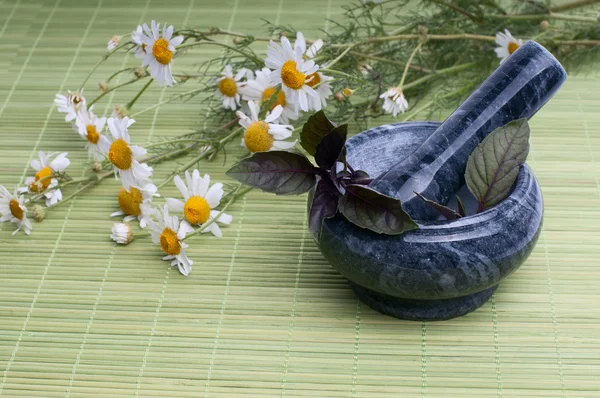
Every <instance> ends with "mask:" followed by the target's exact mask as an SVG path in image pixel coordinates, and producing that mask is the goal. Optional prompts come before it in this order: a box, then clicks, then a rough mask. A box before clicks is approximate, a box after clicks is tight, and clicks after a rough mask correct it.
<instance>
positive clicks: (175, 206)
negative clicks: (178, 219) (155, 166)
mask: <svg viewBox="0 0 600 398" xmlns="http://www.w3.org/2000/svg"><path fill="white" fill-rule="evenodd" d="M185 179H186V182H184V181H183V180H182V179H181V177H179V176H175V178H174V179H173V180H174V181H175V185H176V186H177V189H179V192H181V195H182V196H183V199H184V200H183V201H182V200H179V199H174V198H167V206H169V209H170V210H171V211H176V212H182V213H183V216H184V217H185V219H186V221H187V222H189V223H190V224H192V225H202V224H205V223H207V222H211V221H213V219H215V217H217V216H219V211H218V210H214V209H215V208H216V207H217V206H219V203H220V202H221V199H222V198H223V184H221V183H217V184H214V185H213V186H212V187H210V188H209V186H210V176H209V175H208V174H205V175H204V177H202V178H200V172H199V171H198V170H194V172H193V173H192V174H191V175H190V172H189V171H186V172H185ZM186 183H187V184H186ZM232 219H233V218H232V217H231V216H230V215H229V214H225V213H223V214H221V215H220V216H219V218H218V219H217V220H216V222H212V223H211V224H210V225H209V226H208V227H207V228H206V229H205V230H203V231H202V232H203V233H204V232H212V234H213V235H214V236H216V237H217V238H221V237H222V236H223V233H222V232H221V228H219V226H218V225H217V222H220V223H222V224H227V225H229V224H231V220H232Z"/></svg>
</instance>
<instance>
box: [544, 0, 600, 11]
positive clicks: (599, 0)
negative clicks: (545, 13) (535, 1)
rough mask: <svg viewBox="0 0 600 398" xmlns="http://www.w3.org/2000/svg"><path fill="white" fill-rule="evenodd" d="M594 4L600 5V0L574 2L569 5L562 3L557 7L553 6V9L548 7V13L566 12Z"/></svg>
mask: <svg viewBox="0 0 600 398" xmlns="http://www.w3.org/2000/svg"><path fill="white" fill-rule="evenodd" d="M596 3H600V0H576V1H572V2H570V3H564V4H559V5H557V6H554V7H550V11H552V12H556V11H566V10H570V9H573V8H577V7H583V6H587V5H590V4H596Z"/></svg>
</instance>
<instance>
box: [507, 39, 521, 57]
mask: <svg viewBox="0 0 600 398" xmlns="http://www.w3.org/2000/svg"><path fill="white" fill-rule="evenodd" d="M518 48H519V45H518V44H517V43H515V42H514V41H511V42H510V43H508V53H509V54H512V53H514V52H515V51H517V49H518Z"/></svg>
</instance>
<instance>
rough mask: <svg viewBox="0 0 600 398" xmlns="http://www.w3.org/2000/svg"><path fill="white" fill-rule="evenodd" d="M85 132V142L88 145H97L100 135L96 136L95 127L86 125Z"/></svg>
mask: <svg viewBox="0 0 600 398" xmlns="http://www.w3.org/2000/svg"><path fill="white" fill-rule="evenodd" d="M85 129H86V130H87V140H88V142H89V143H90V144H94V145H95V144H97V143H98V140H99V139H100V134H98V130H96V126H94V125H93V124H88V125H87V127H86V128H85Z"/></svg>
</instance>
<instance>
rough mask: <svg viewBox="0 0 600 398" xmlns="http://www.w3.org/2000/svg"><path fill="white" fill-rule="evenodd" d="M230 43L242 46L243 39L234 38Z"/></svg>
mask: <svg viewBox="0 0 600 398" xmlns="http://www.w3.org/2000/svg"><path fill="white" fill-rule="evenodd" d="M232 41H233V44H242V43H243V42H244V38H243V37H239V36H236V37H234V38H233V40H232Z"/></svg>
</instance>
